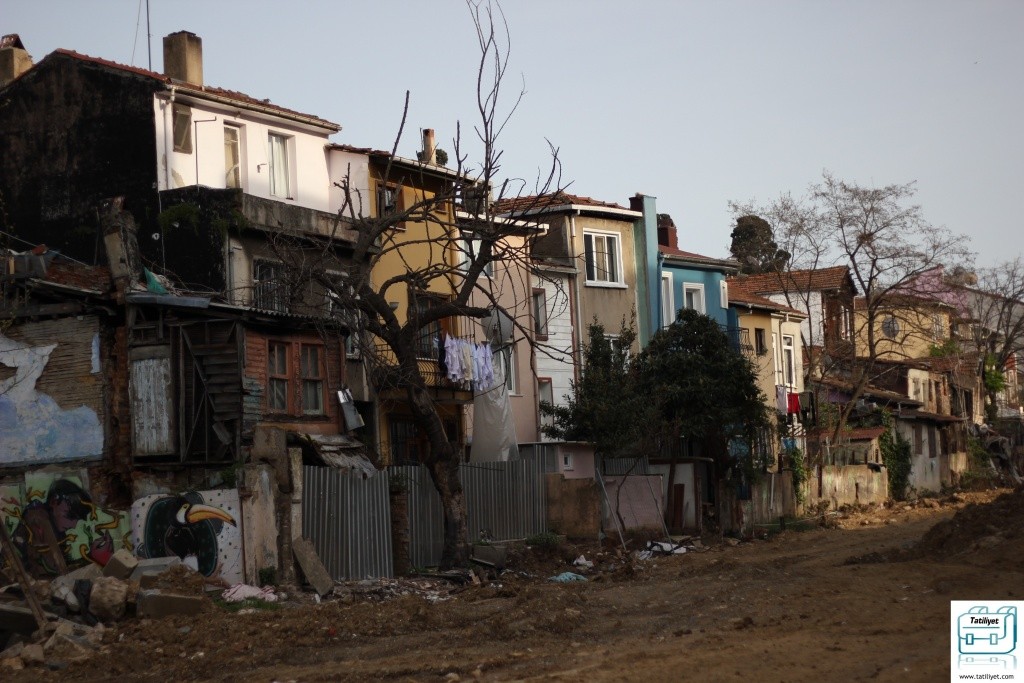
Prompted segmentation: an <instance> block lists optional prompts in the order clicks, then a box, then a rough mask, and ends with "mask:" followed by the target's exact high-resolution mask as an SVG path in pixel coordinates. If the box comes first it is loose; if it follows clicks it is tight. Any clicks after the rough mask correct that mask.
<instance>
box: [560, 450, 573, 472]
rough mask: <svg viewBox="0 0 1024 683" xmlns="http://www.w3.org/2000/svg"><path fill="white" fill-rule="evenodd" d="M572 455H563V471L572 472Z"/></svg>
mask: <svg viewBox="0 0 1024 683" xmlns="http://www.w3.org/2000/svg"><path fill="white" fill-rule="evenodd" d="M572 469H573V464H572V453H562V471H564V472H572Z"/></svg>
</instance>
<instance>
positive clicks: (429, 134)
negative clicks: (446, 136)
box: [420, 128, 437, 165]
mask: <svg viewBox="0 0 1024 683" xmlns="http://www.w3.org/2000/svg"><path fill="white" fill-rule="evenodd" d="M420 161H422V162H423V163H425V164H434V165H437V146H436V145H435V144H434V129H433V128H424V129H423V151H422V152H421V153H420Z"/></svg>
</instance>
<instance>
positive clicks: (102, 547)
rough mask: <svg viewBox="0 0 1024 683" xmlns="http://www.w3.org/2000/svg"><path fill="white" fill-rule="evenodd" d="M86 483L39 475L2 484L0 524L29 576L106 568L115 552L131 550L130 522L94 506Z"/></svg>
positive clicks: (71, 476)
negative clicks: (86, 566)
mask: <svg viewBox="0 0 1024 683" xmlns="http://www.w3.org/2000/svg"><path fill="white" fill-rule="evenodd" d="M86 481H87V478H86V475H85V473H84V472H47V471H43V472H30V473H27V474H25V476H24V481H23V482H10V483H5V484H0V523H3V524H5V525H6V526H7V531H8V532H9V533H10V534H11V538H12V540H13V541H14V545H15V547H16V548H17V549H18V551H19V553H20V554H21V558H22V561H23V562H24V563H25V568H26V569H28V570H29V572H31V573H32V574H34V575H36V576H48V575H49V576H53V575H57V574H61V573H63V572H64V571H65V570H66V569H69V568H74V567H76V566H79V565H84V564H86V563H87V562H93V563H95V564H98V565H100V566H104V565H106V564H107V561H108V560H109V559H110V556H111V555H113V554H114V552H116V551H117V550H118V549H120V548H126V549H128V550H132V543H131V528H130V524H129V521H128V516H127V515H126V514H125V513H123V512H118V511H112V510H106V509H104V508H101V507H99V506H98V505H96V504H95V503H93V500H92V496H90V495H89V492H88V490H87V488H88V487H87V484H86Z"/></svg>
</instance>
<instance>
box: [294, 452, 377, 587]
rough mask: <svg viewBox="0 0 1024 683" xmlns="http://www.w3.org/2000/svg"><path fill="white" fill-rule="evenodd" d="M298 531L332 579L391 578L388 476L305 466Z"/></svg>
mask: <svg viewBox="0 0 1024 683" xmlns="http://www.w3.org/2000/svg"><path fill="white" fill-rule="evenodd" d="M302 469H303V479H304V481H303V497H302V535H303V536H305V537H307V538H309V539H310V540H311V541H312V542H313V547H315V548H316V551H317V553H318V554H319V555H320V559H321V560H322V561H323V563H324V566H326V567H327V571H328V572H330V574H331V576H332V577H333V578H334V579H336V580H339V579H368V578H375V577H380V576H392V575H393V574H394V569H393V566H392V554H391V504H390V500H389V498H388V477H387V476H386V475H384V474H380V475H378V476H375V477H371V478H369V479H363V478H361V477H356V476H350V475H348V474H346V473H345V472H343V471H340V470H336V469H332V468H330V467H311V466H307V467H303V468H302Z"/></svg>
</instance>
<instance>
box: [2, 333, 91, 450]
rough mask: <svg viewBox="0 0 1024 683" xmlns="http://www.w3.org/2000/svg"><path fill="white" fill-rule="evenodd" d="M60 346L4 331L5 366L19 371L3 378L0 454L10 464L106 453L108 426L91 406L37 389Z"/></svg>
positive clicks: (3, 359)
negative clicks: (32, 342)
mask: <svg viewBox="0 0 1024 683" xmlns="http://www.w3.org/2000/svg"><path fill="white" fill-rule="evenodd" d="M55 348H57V345H56V344H51V345H49V346H28V345H27V344H23V343H22V342H19V341H15V340H13V339H9V338H8V337H5V336H4V335H2V334H0V365H3V366H6V367H8V368H13V369H14V374H13V375H11V376H10V377H7V378H6V379H4V380H2V381H0V459H2V460H3V461H4V462H5V463H7V464H31V463H40V462H59V461H64V460H74V459H76V458H87V457H90V456H97V455H102V453H103V427H102V426H101V425H100V421H99V418H98V417H97V415H96V411H94V410H92V409H91V408H88V407H87V406H84V405H83V406H78V407H77V408H72V409H71V410H64V409H63V408H61V407H60V406H59V405H58V404H57V402H56V401H54V400H53V398H52V397H50V396H48V395H47V394H44V393H41V392H39V391H37V390H36V381H37V380H38V379H39V377H40V376H41V375H42V374H43V370H44V369H45V368H46V364H47V363H48V362H49V360H50V354H51V353H53V350H54V349H55Z"/></svg>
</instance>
